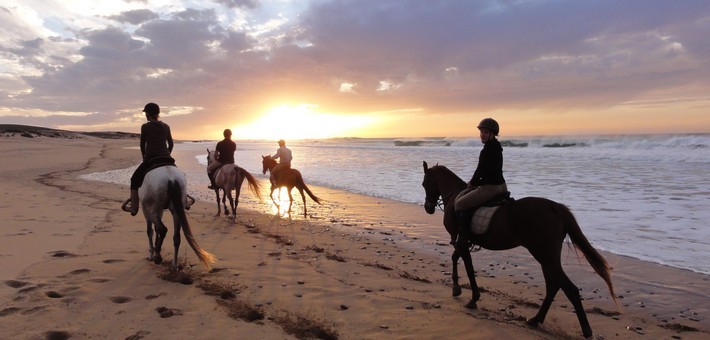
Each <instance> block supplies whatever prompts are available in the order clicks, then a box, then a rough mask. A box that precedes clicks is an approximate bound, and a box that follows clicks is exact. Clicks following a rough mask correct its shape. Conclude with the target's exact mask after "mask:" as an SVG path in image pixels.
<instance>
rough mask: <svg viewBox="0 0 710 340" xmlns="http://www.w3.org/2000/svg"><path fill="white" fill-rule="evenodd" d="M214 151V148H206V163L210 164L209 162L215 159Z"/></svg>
mask: <svg viewBox="0 0 710 340" xmlns="http://www.w3.org/2000/svg"><path fill="white" fill-rule="evenodd" d="M215 153H217V152H216V150H215V151H210V149H209V148H207V165H210V163H212V162H214V161H215V160H216V159H215V158H216V157H215Z"/></svg>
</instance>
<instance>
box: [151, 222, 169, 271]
mask: <svg viewBox="0 0 710 340" xmlns="http://www.w3.org/2000/svg"><path fill="white" fill-rule="evenodd" d="M167 233H168V228H167V227H165V225H164V224H163V221H160V220H158V223H155V254H154V255H153V263H155V264H161V263H162V262H163V257H162V256H160V250H161V249H162V248H163V240H164V239H165V235H167Z"/></svg>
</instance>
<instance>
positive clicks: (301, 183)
mask: <svg viewBox="0 0 710 340" xmlns="http://www.w3.org/2000/svg"><path fill="white" fill-rule="evenodd" d="M296 186H298V187H301V188H303V190H305V191H306V193H307V194H308V196H310V197H311V199H312V200H313V201H315V202H316V203H318V204H321V202H320V198H318V196H316V195H314V194H313V192H311V189H308V186H307V185H306V182H304V181H303V176H301V175H300V174H299V176H298V178H297V179H296Z"/></svg>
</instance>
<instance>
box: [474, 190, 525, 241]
mask: <svg viewBox="0 0 710 340" xmlns="http://www.w3.org/2000/svg"><path fill="white" fill-rule="evenodd" d="M512 201H515V199H514V198H512V197H510V191H506V192H504V193H502V194H500V195H498V196H495V197H493V198H492V199H490V200H488V201H487V202H486V203H483V205H482V206H480V207H478V209H476V211H475V212H474V213H473V217H472V218H471V233H473V234H475V235H482V234H485V233H486V231H488V226H489V225H490V223H491V218H493V214H495V212H496V211H497V210H498V208H500V207H501V206H502V205H504V204H506V203H508V202H512Z"/></svg>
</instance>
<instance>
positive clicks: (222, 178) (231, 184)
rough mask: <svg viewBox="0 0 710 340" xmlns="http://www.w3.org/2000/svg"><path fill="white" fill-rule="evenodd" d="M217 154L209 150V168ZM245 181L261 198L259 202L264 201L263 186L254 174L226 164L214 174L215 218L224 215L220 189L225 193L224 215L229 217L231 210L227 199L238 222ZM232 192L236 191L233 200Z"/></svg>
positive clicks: (223, 202) (223, 196) (223, 199)
mask: <svg viewBox="0 0 710 340" xmlns="http://www.w3.org/2000/svg"><path fill="white" fill-rule="evenodd" d="M215 153H216V152H215V151H210V149H207V165H208V166H209V165H210V164H211V163H212V162H214V161H215V160H216V155H215ZM244 179H246V180H247V182H248V183H249V189H250V190H251V192H252V193H254V195H256V197H258V198H259V201H263V199H262V198H261V184H260V183H259V182H258V181H257V180H256V178H255V177H254V176H253V175H252V174H250V173H249V172H248V171H246V170H244V169H243V168H241V167H239V166H237V165H236V164H225V165H223V166H222V167H221V168H219V169H218V170H217V171H215V173H214V183H215V184H216V186H215V189H214V193H215V195H216V196H217V215H215V216H219V215H220V214H221V213H222V210H221V206H220V204H219V189H222V190H223V191H224V193H223V194H222V205H224V215H226V216H229V210H227V203H226V198H229V206H230V208H232V221H233V222H234V221H236V218H237V206H238V205H239V194H240V193H241V191H242V183H244ZM232 190H235V191H236V195H235V197H234V198H232Z"/></svg>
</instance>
